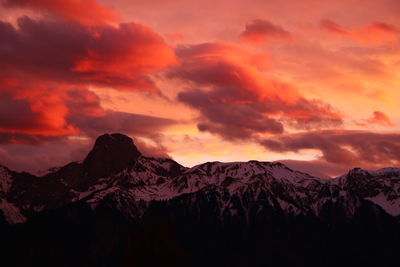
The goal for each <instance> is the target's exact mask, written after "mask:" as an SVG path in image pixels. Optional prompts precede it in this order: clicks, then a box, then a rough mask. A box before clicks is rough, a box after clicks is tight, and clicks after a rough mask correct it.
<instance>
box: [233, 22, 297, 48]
mask: <svg viewBox="0 0 400 267" xmlns="http://www.w3.org/2000/svg"><path fill="white" fill-rule="evenodd" d="M240 37H241V38H242V39H243V40H245V41H248V42H253V43H261V42H264V41H265V40H267V39H269V38H278V39H286V40H290V39H291V34H290V33H289V32H288V31H286V30H285V29H283V28H282V27H281V26H278V25H275V24H273V23H271V22H269V21H266V20H262V19H256V20H254V21H253V22H252V23H249V24H247V25H246V29H245V30H244V31H243V32H242V33H241V34H240Z"/></svg>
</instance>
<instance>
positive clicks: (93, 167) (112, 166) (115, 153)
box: [83, 133, 141, 179]
mask: <svg viewBox="0 0 400 267" xmlns="http://www.w3.org/2000/svg"><path fill="white" fill-rule="evenodd" d="M140 155H141V153H140V152H139V150H138V149H137V148H136V146H135V144H134V143H133V140H132V138H130V137H128V136H126V135H123V134H119V133H114V134H103V135H101V136H99V137H98V138H97V139H96V142H95V144H94V146H93V149H92V150H91V151H90V152H89V154H88V155H87V157H86V159H85V160H84V162H83V165H84V169H85V171H86V174H87V176H88V177H90V178H93V179H97V178H101V177H105V176H108V175H112V174H115V173H117V172H119V171H121V170H123V169H124V168H126V167H127V166H128V165H129V164H132V163H133V162H135V161H136V160H137V158H138V157H139V156H140Z"/></svg>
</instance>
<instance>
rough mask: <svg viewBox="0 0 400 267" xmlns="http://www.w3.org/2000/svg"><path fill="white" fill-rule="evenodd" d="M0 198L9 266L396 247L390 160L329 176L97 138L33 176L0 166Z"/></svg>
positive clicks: (399, 215) (174, 262)
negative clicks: (162, 153) (184, 158)
mask: <svg viewBox="0 0 400 267" xmlns="http://www.w3.org/2000/svg"><path fill="white" fill-rule="evenodd" d="M0 201H1V202H0V210H1V212H0V234H2V237H3V238H2V241H1V247H0V251H1V253H3V254H4V257H5V258H7V257H14V258H13V260H14V261H15V262H16V265H15V266H55V265H57V266H160V265H161V266H180V265H181V266H217V265H218V266H220V265H224V266H278V265H279V266H303V265H304V266H337V265H339V264H346V263H349V262H351V263H352V264H353V266H383V265H384V266H391V264H394V265H393V266H396V264H397V263H398V262H397V258H396V257H397V256H396V255H398V253H400V248H399V246H398V244H399V243H398V242H399V241H400V223H399V221H400V169H398V168H385V169H381V170H377V171H367V170H362V169H353V170H351V171H349V172H348V173H347V174H345V175H343V176H340V177H338V178H336V179H331V180H324V179H320V178H317V177H313V176H311V175H308V174H306V173H302V172H298V171H295V170H291V169H289V168H288V167H286V166H285V165H283V164H281V163H278V162H258V161H249V162H232V163H221V162H208V163H204V164H201V165H198V166H195V167H192V168H186V167H183V166H181V165H179V164H178V163H176V162H175V161H173V160H171V159H163V158H150V157H145V156H143V155H141V153H140V152H139V151H138V149H137V148H136V147H135V145H134V144H133V142H132V139H131V138H129V137H127V136H125V135H122V134H111V135H109V134H105V135H102V136H100V137H99V138H98V139H97V140H96V142H95V145H94V147H93V149H92V150H91V151H90V152H89V154H88V156H87V157H86V159H85V160H84V161H83V163H76V162H75V163H70V164H68V165H66V166H64V167H61V168H59V169H56V170H55V171H54V172H51V173H49V174H47V175H45V176H42V177H36V176H33V175H30V174H28V173H17V172H13V171H11V170H9V169H7V168H6V167H3V166H0ZM49 251H50V252H52V253H49ZM21 253H22V254H23V255H25V256H26V257H24V258H21V257H18V255H20V254H21ZM50 254H51V255H50ZM16 259H18V260H17V261H16Z"/></svg>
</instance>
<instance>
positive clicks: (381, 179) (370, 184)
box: [335, 168, 400, 216]
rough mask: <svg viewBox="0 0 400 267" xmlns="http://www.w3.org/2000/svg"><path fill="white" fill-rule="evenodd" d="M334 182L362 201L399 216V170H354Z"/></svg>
mask: <svg viewBox="0 0 400 267" xmlns="http://www.w3.org/2000/svg"><path fill="white" fill-rule="evenodd" d="M335 182H336V183H338V184H339V185H340V186H341V187H342V188H343V189H344V190H347V191H349V190H352V191H354V192H356V193H357V195H359V196H361V197H362V198H363V199H366V200H369V201H371V202H373V203H375V204H376V205H378V206H380V207H381V208H383V209H384V210H385V211H386V212H387V213H388V214H390V215H392V216H399V215H400V168H383V169H379V170H375V171H369V170H362V169H359V168H356V169H353V170H351V171H349V173H347V174H346V175H342V176H340V177H339V178H337V179H336V181H335Z"/></svg>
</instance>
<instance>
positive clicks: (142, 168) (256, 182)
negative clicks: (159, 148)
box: [0, 134, 400, 223]
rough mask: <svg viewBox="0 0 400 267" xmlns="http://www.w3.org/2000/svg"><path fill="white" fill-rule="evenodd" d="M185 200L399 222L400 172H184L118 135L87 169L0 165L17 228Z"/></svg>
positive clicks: (248, 167)
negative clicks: (365, 211) (370, 208)
mask: <svg viewBox="0 0 400 267" xmlns="http://www.w3.org/2000/svg"><path fill="white" fill-rule="evenodd" d="M114 146H115V147H114ZM125 146H128V148H126V147H125ZM118 153H122V154H123V155H119V154H118ZM114 156H115V157H116V158H113V157H114ZM118 159H120V161H119V160H118ZM114 163H115V164H116V166H114V165H113V164H114ZM96 168H99V170H96ZM100 169H101V170H100ZM91 174H93V176H91ZM180 196H187V199H188V201H190V203H188V207H189V206H190V205H194V206H196V205H197V204H196V203H195V202H196V201H203V200H204V199H206V200H207V201H213V205H214V206H215V209H216V210H217V211H218V214H220V215H219V216H220V217H221V218H222V217H224V216H239V215H243V216H249V214H250V213H252V212H253V213H254V212H255V213H257V212H260V211H262V210H265V209H266V207H272V209H275V210H279V211H280V212H283V213H285V214H290V215H300V214H302V215H309V214H312V215H313V216H321V213H323V212H324V210H325V209H326V208H327V207H329V206H331V205H336V206H337V207H340V209H341V210H343V212H344V214H345V216H346V217H347V218H350V217H351V216H353V215H354V213H355V212H356V210H357V209H358V208H359V206H360V205H361V204H362V202H363V201H364V200H365V201H368V202H369V203H374V204H375V205H377V206H380V207H381V208H382V209H384V210H385V211H386V212H387V213H388V214H390V215H392V216H399V215H400V169H399V168H385V169H381V170H377V171H366V170H361V169H353V170H351V171H349V173H347V174H346V175H343V176H341V177H338V178H336V179H332V180H326V179H320V178H317V177H313V176H311V175H308V174H306V173H303V172H299V171H295V170H292V169H290V168H288V167H286V166H285V165H284V164H282V163H279V162H258V161H249V162H228V163H221V162H207V163H204V164H200V165H197V166H194V167H192V168H186V167H183V166H181V165H180V164H178V163H177V162H175V161H173V160H171V159H163V158H151V157H145V156H143V155H141V153H140V152H139V151H138V150H137V148H136V147H135V146H134V144H133V142H132V139H130V138H129V137H127V136H123V135H119V134H113V135H102V136H100V137H99V138H98V140H96V143H95V146H94V149H93V150H92V151H91V152H90V153H89V154H88V157H87V159H85V160H84V161H83V162H82V163H70V164H68V165H66V166H64V167H61V168H59V169H55V170H54V172H52V173H49V174H47V175H46V176H43V177H36V176H33V175H30V174H26V173H14V172H11V171H9V170H8V169H7V168H4V167H1V166H0V200H1V205H0V209H1V210H2V211H3V213H4V214H5V216H6V218H7V220H8V221H9V222H12V223H14V222H22V221H23V220H24V219H23V218H25V217H24V216H23V215H27V214H33V213H35V212H37V211H40V210H43V209H53V208H58V207H62V206H63V205H66V204H68V203H71V202H76V201H84V202H86V203H88V204H89V205H90V206H91V207H92V208H93V209H97V208H99V207H105V206H106V207H108V208H111V207H113V208H114V209H116V210H119V211H120V212H122V213H124V214H126V215H127V216H128V217H131V216H132V217H135V218H136V217H140V216H142V215H143V214H144V212H145V210H146V209H147V207H148V206H149V203H150V202H151V201H168V200H171V199H174V198H177V197H180ZM371 205H373V204H371ZM18 214H19V215H20V216H22V217H20V216H19V215H18ZM21 214H23V215H21Z"/></svg>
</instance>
